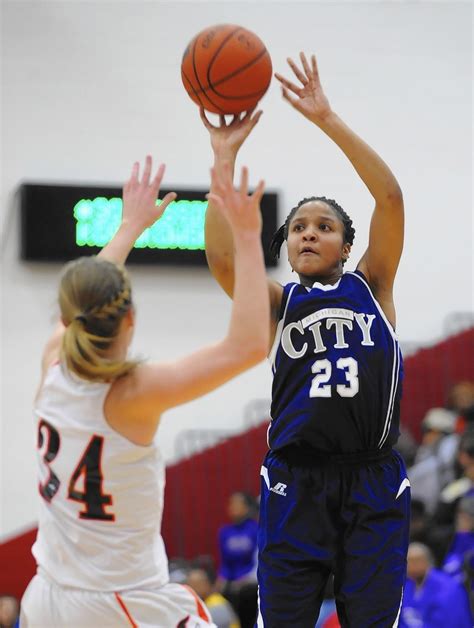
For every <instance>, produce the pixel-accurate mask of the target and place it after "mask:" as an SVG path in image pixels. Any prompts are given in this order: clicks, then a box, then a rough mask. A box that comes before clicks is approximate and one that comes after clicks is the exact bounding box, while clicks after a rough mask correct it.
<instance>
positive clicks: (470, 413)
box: [448, 380, 474, 433]
mask: <svg viewBox="0 0 474 628" xmlns="http://www.w3.org/2000/svg"><path fill="white" fill-rule="evenodd" d="M448 407H449V408H450V409H452V410H453V411H454V412H455V413H456V414H457V423H456V431H457V432H460V433H462V432H464V431H465V430H466V429H469V428H472V427H474V382H470V381H467V380H465V381H461V382H458V383H457V384H455V385H454V386H453V387H452V388H451V390H450V392H449V394H448Z"/></svg>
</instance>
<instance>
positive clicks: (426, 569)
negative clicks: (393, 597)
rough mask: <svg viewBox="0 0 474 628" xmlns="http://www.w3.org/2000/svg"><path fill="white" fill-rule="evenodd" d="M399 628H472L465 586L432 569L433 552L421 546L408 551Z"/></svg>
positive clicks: (411, 547) (414, 546) (419, 544)
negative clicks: (450, 627) (451, 627)
mask: <svg viewBox="0 0 474 628" xmlns="http://www.w3.org/2000/svg"><path fill="white" fill-rule="evenodd" d="M407 575H408V577H407V581H406V584H405V590H404V593H403V601H402V607H401V611H400V622H399V628H415V627H416V628H420V627H424V628H447V627H448V626H453V627H454V626H455V627H456V628H472V617H471V610H470V607H469V600H468V596H467V592H466V590H465V589H464V587H463V586H462V585H461V584H459V582H456V580H455V579H453V578H451V577H450V576H449V575H448V574H446V573H443V572H442V571H439V570H438V569H434V568H433V557H432V555H431V551H430V550H429V548H428V547H427V546H426V545H423V544H422V543H411V544H410V546H409V548H408V571H407Z"/></svg>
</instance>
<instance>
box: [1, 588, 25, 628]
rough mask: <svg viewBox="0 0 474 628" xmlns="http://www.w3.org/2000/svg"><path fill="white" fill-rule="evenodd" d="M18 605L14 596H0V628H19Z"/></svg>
mask: <svg viewBox="0 0 474 628" xmlns="http://www.w3.org/2000/svg"><path fill="white" fill-rule="evenodd" d="M19 613H20V603H19V602H18V600H17V598H16V597H15V596H14V595H8V594H4V595H0V628H19V625H20V624H19Z"/></svg>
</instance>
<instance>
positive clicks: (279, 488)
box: [270, 482, 287, 497]
mask: <svg viewBox="0 0 474 628" xmlns="http://www.w3.org/2000/svg"><path fill="white" fill-rule="evenodd" d="M286 486H287V485H286V484H283V482H278V484H275V486H272V488H271V489H270V490H271V491H273V493H276V494H277V495H282V496H283V497H286Z"/></svg>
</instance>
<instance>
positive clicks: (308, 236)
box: [303, 227, 316, 242]
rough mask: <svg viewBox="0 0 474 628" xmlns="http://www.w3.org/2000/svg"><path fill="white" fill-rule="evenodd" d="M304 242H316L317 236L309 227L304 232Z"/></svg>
mask: <svg viewBox="0 0 474 628" xmlns="http://www.w3.org/2000/svg"><path fill="white" fill-rule="evenodd" d="M303 240H305V241H309V242H314V240H316V234H315V232H314V231H313V229H312V228H311V227H308V228H307V229H305V230H304V231H303Z"/></svg>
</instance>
